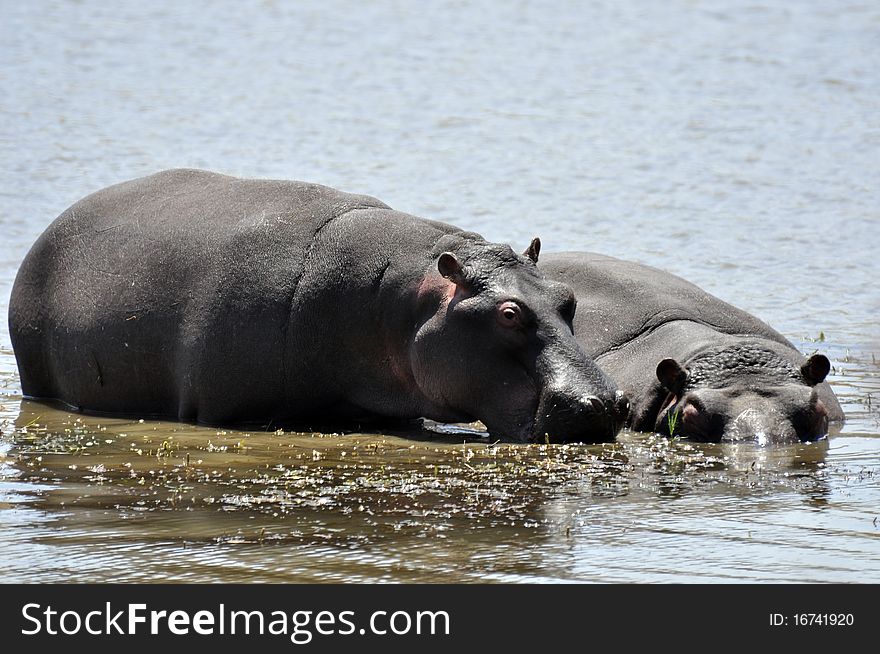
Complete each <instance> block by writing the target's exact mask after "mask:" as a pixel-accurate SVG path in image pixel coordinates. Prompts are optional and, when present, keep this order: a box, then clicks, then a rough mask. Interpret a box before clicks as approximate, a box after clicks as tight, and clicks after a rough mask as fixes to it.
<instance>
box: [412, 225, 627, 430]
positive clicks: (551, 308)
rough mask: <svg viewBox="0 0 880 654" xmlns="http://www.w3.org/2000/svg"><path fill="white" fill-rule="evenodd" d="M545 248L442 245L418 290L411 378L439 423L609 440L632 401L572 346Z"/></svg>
mask: <svg viewBox="0 0 880 654" xmlns="http://www.w3.org/2000/svg"><path fill="white" fill-rule="evenodd" d="M540 246H541V244H540V241H539V240H538V239H537V238H536V239H534V240H533V241H532V243H531V245H530V246H529V248H528V249H527V250H526V251H525V252H524V253H523V255H517V254H515V253H514V252H513V250H511V248H510V247H508V246H506V245H497V244H492V243H487V242H486V241H483V240H482V238H480V237H478V236H477V235H476V234H470V233H461V232H459V233H456V234H452V235H449V236H445V237H443V238H442V239H441V240H440V242H439V243H438V245H437V247H436V248H435V250H434V252H433V254H432V260H431V263H430V266H429V268H428V270H427V272H426V274H425V277H424V278H423V279H422V281H421V284H420V286H419V290H418V295H419V305H420V306H421V310H420V315H419V321H420V324H419V326H418V330H417V333H416V336H415V339H414V341H413V344H412V348H411V351H410V361H411V364H412V370H413V375H414V378H415V381H416V383H417V384H418V386H419V389H420V391H421V393H422V394H423V395H425V396H426V397H427V398H429V400H430V401H431V403H432V404H433V405H434V406H435V407H438V409H439V410H438V414H439V415H441V418H440V419H445V420H449V419H450V417H451V418H452V419H457V420H462V419H463V420H473V419H478V420H481V421H482V422H483V423H484V424H485V425H486V427H487V429H488V430H489V432H490V433H491V434H493V435H494V436H498V437H500V438H506V439H513V440H518V441H524V442H525V441H536V442H599V441H609V440H613V438H614V437H615V435H616V434H617V432H618V431H619V430H620V428H621V426H622V425H623V422H624V420H625V419H626V415H627V412H628V410H629V401H628V400H627V399H626V398H625V397H624V396H623V394H622V393H620V392H618V391H617V390H616V388H615V386H614V384H613V382H612V381H611V380H610V379H609V378H608V377H606V376H605V374H604V373H603V372H602V371H601V370H600V369H599V368H598V367H597V366H596V364H595V363H594V362H593V361H592V360H591V359H590V358H589V357H588V356H587V355H586V354H585V353H584V352H583V350H581V348H580V346H578V344H577V342H576V341H575V339H574V336H573V333H572V320H573V318H574V311H575V297H574V293H573V292H572V290H571V288H569V287H568V286H566V285H565V284H561V283H558V282H553V281H550V280H548V279H545V278H544V276H543V275H541V273H540V272H539V269H538V267H537V265H536V264H537V261H538V253H539V251H540ZM429 417H431V416H429Z"/></svg>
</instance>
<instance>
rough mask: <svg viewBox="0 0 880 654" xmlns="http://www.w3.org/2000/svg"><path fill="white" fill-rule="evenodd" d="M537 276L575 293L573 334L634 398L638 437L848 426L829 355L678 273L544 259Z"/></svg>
mask: <svg viewBox="0 0 880 654" xmlns="http://www.w3.org/2000/svg"><path fill="white" fill-rule="evenodd" d="M541 270H542V272H543V273H544V275H545V276H546V277H548V278H550V279H553V280H555V281H557V282H563V283H565V284H568V285H570V286H571V287H572V288H573V289H574V291H575V295H576V296H577V301H578V307H579V308H578V311H577V314H576V317H575V319H574V329H575V335H576V338H577V340H578V342H579V343H580V344H581V345H582V346H583V348H584V350H585V351H586V352H587V353H588V354H589V355H590V356H591V357H593V358H594V359H595V360H596V362H597V363H599V365H600V367H601V368H602V369H603V370H604V371H605V372H606V373H608V374H609V375H610V376H611V377H612V379H614V380H615V382H616V383H617V385H618V386H619V387H620V388H621V390H623V391H624V392H625V393H627V394H628V395H629V398H630V401H631V408H630V413H629V416H628V418H627V423H626V425H627V426H628V427H629V428H630V429H633V430H635V431H648V432H656V433H661V434H665V435H675V436H682V437H686V438H689V439H692V440H697V441H710V442H720V441H757V442H758V443H759V444H769V443H786V442H796V441H814V440H817V439H820V438H822V437H823V436H825V435H826V434H827V432H828V423H829V421H832V422H842V421H843V419H844V415H843V410H842V409H841V407H840V403H839V402H838V401H837V398H836V397H835V395H834V392H833V391H832V390H831V388H830V386H829V385H828V384H827V382H825V381H824V379H825V377H826V375H827V374H828V372H829V370H830V368H831V364H830V362H829V361H828V359H827V357H825V356H824V355H822V354H818V353H817V354H812V355H811V356H809V357H807V358H805V357H804V356H803V355H802V354H801V353H800V352H798V350H797V349H795V347H794V346H793V345H792V344H791V343H790V342H789V341H788V340H786V339H785V338H784V337H783V336H782V335H781V334H779V333H778V332H776V331H775V330H773V329H772V328H771V327H769V326H768V325H767V324H766V323H764V322H762V321H761V320H759V319H758V318H756V317H755V316H752V315H750V314H748V313H746V312H745V311H742V310H740V309H737V308H736V307H734V306H731V305H730V304H728V303H726V302H723V301H722V300H720V299H718V298H716V297H714V296H712V295H710V294H708V293H706V292H705V291H702V290H701V289H699V288H698V287H697V286H695V285H693V284H691V283H689V282H687V281H685V280H684V279H681V278H680V277H676V276H675V275H672V274H670V273H667V272H664V271H662V270H658V269H657V268H652V267H650V266H645V265H641V264H638V263H632V262H629V261H622V260H620V259H615V258H612V257H608V256H603V255H600V254H593V253H589V252H562V253H554V254H550V255H545V256H544V258H543V259H542V261H541Z"/></svg>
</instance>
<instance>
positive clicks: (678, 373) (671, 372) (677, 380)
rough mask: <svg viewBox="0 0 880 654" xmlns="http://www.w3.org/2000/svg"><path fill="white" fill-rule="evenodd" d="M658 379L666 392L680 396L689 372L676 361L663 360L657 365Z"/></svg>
mask: <svg viewBox="0 0 880 654" xmlns="http://www.w3.org/2000/svg"><path fill="white" fill-rule="evenodd" d="M657 379H658V380H659V381H660V383H661V384H663V387H664V388H665V389H666V390H668V391H669V392H670V393H675V394H676V395H678V394H679V393H680V392H681V389H682V388H683V387H684V383H685V381H686V380H687V371H686V370H685V369H684V368H682V367H681V365H680V364H679V363H678V361H676V360H675V359H663V361H661V362H660V363H658V364H657Z"/></svg>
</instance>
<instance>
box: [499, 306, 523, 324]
mask: <svg viewBox="0 0 880 654" xmlns="http://www.w3.org/2000/svg"><path fill="white" fill-rule="evenodd" d="M497 315H498V322H500V323H501V324H502V325H504V326H505V327H517V326H518V325H519V324H520V322H521V320H522V310H521V309H520V308H519V305H518V304H517V303H516V302H510V301H507V302H502V303H501V304H499V305H498V314H497Z"/></svg>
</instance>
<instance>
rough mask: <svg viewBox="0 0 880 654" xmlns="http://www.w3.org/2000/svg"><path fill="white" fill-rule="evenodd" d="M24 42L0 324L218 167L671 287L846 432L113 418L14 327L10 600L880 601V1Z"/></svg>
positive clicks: (112, 20)
mask: <svg viewBox="0 0 880 654" xmlns="http://www.w3.org/2000/svg"><path fill="white" fill-rule="evenodd" d="M0 23H2V26H0V30H2V35H0V36H2V38H0V88H2V94H0V144H2V156H0V171H2V179H3V180H4V183H3V184H2V185H0V315H2V316H3V317H4V318H5V315H6V307H7V302H8V295H9V290H10V288H11V284H12V280H13V278H14V275H15V271H16V270H17V267H18V264H19V263H20V261H21V259H22V258H23V256H24V254H25V252H26V251H27V248H28V247H29V246H30V244H31V243H32V242H33V241H34V239H35V238H36V237H37V235H38V234H39V233H40V232H41V230H42V229H44V228H45V226H46V225H47V224H48V223H49V222H50V221H51V220H52V219H53V218H54V217H55V216H56V215H57V214H58V213H59V212H60V211H61V210H63V209H64V208H65V207H66V206H68V205H69V204H70V203H71V202H72V201H74V200H76V199H77V198H79V197H81V196H82V195H84V194H86V193H88V192H91V191H93V190H95V189H97V188H100V187H102V186H105V185H108V184H111V183H114V182H117V181H120V180H122V179H126V178H130V177H134V176H137V175H141V174H146V173H149V172H154V171H155V170H158V169H161V168H167V167H173V166H196V167H205V168H210V169H216V170H221V171H224V172H230V173H236V174H243V175H249V176H270V177H288V178H298V179H307V180H310V181H317V182H322V183H326V184H330V185H333V186H337V187H339V188H342V189H345V190H350V191H355V192H366V193H370V194H373V195H376V196H377V197H379V198H381V199H383V200H384V201H386V202H388V203H390V204H391V205H392V206H394V207H396V208H399V209H402V210H406V211H410V212H412V213H415V214H418V215H424V216H426V217H432V218H438V219H443V220H448V221H451V222H454V223H457V224H459V225H460V226H462V227H464V228H468V229H474V230H477V231H480V232H482V233H483V234H484V235H486V236H487V237H489V238H492V239H495V240H504V241H514V242H515V243H518V244H519V247H520V248H522V247H525V245H526V244H527V243H528V239H529V238H531V236H533V235H534V234H535V233H537V234H540V235H541V237H542V239H543V241H544V244H545V248H547V249H548V250H553V249H556V250H561V249H578V248H580V249H590V250H598V251H602V252H605V253H608V254H611V255H614V256H620V257H624V258H631V259H636V260H640V261H644V262H646V263H649V264H652V265H656V266H659V267H661V268H665V269H668V270H671V271H672V272H675V273H678V274H681V275H683V276H685V277H687V278H689V279H691V280H692V281H694V282H696V283H698V284H700V285H701V286H703V287H704V288H706V289H707V290H709V291H711V292H713V293H715V294H717V295H719V296H721V297H722V298H724V299H726V300H729V301H732V302H733V303H735V304H737V305H739V306H741V307H743V308H745V309H747V310H749V311H752V312H754V313H756V314H757V315H759V316H761V317H762V318H763V319H765V320H767V321H768V322H769V323H770V324H772V325H773V326H774V327H776V328H777V329H779V330H781V331H782V332H783V333H784V334H786V335H787V336H789V337H790V338H791V339H792V340H793V341H794V342H795V344H796V345H798V346H799V347H800V348H801V350H802V351H804V352H810V351H812V350H814V349H818V350H819V351H822V352H824V353H826V354H827V355H828V356H829V357H830V358H831V359H832V362H833V366H834V369H833V374H832V375H831V377H830V381H831V383H832V385H833V386H834V388H835V390H836V391H837V392H838V394H839V395H840V397H841V400H842V403H843V405H844V409H845V411H846V413H847V417H848V421H847V423H846V425H845V426H844V427H843V429H842V430H841V431H840V432H839V433H835V434H833V435H832V436H831V437H830V438H829V439H828V440H827V441H824V442H820V443H815V444H804V445H798V446H788V447H778V448H758V447H755V446H719V445H697V444H688V443H683V442H677V441H672V442H670V441H668V440H666V439H664V438H659V437H655V436H650V435H645V434H631V433H624V434H623V435H622V436H621V437H620V438H619V441H618V442H617V443H614V444H609V445H604V446H537V445H535V446H516V445H505V444H492V443H489V442H486V441H485V440H484V439H483V438H482V437H481V436H480V435H479V434H477V433H473V432H467V431H461V430H459V431H452V432H449V433H445V434H444V433H437V432H434V433H407V434H403V433H397V434H384V435H383V434H345V435H341V434H335V435H334V434H291V433H276V432H269V433H262V432H247V433H243V432H236V431H218V430H216V429H207V428H201V427H195V426H191V425H181V424H176V423H159V422H149V421H147V422H140V421H137V420H132V421H123V420H107V419H97V418H93V417H85V416H79V415H71V414H69V413H67V412H65V411H61V410H58V409H54V408H51V407H47V406H45V405H42V404H37V403H32V402H28V401H23V400H22V399H21V389H20V386H19V382H18V377H17V373H16V370H15V362H14V358H13V356H12V353H11V350H10V345H9V335H8V331H7V328H6V325H5V319H4V320H3V321H0V322H2V327H0V570H2V571H3V572H2V575H0V579H2V580H3V581H358V580H383V581H386V580H387V581H444V582H445V581H475V582H476V581H561V580H565V581H713V580H723V581H837V582H840V581H844V582H850V581H851V582H865V581H872V582H878V581H880V508H878V507H880V406H878V405H880V376H878V375H880V361H878V358H880V328H878V323H877V316H878V314H880V291H878V285H877V273H878V264H877V254H878V252H880V229H878V224H880V195H878V185H877V171H878V170H880V154H878V153H880V121H878V116H880V77H878V75H880V46H878V44H880V9H878V8H877V7H874V6H873V5H870V4H868V5H847V4H835V5H834V6H833V7H830V6H829V7H828V8H825V7H822V6H817V5H813V4H811V3H803V4H801V3H789V2H768V3H761V4H758V5H755V4H749V3H738V2H733V1H718V2H714V3H713V2H710V3H701V4H700V5H699V6H694V5H692V4H691V3H687V2H680V3H679V2H673V3H656V4H655V3H627V2H595V3H538V4H535V5H523V6H519V5H516V6H510V5H509V4H508V3H476V4H475V5H474V6H467V5H460V4H458V3H450V4H448V5H442V6H438V7H437V8H436V9H435V10H433V11H425V10H424V9H423V8H421V7H416V6H415V5H413V6H408V5H406V4H403V5H401V4H398V3H394V2H376V3H368V4H364V3H354V2H352V3H340V4H338V5H333V6H331V7H328V6H327V5H326V3H320V2H318V3H296V4H293V3H272V2H268V3H264V4H262V5H259V6H257V5H254V6H253V7H250V8H249V9H247V10H245V9H243V8H242V6H241V5H240V4H239V3H231V2H230V3H227V2H213V3H209V4H205V5H200V4H198V3H170V2H156V3H149V5H141V4H116V3H114V4H113V5H108V4H104V3H97V2H94V3H93V2H82V3H62V2H57V3H56V2H34V3H16V4H12V5H10V6H8V7H5V8H4V19H3V21H0ZM438 429H439V428H438ZM465 441H468V442H465Z"/></svg>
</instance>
